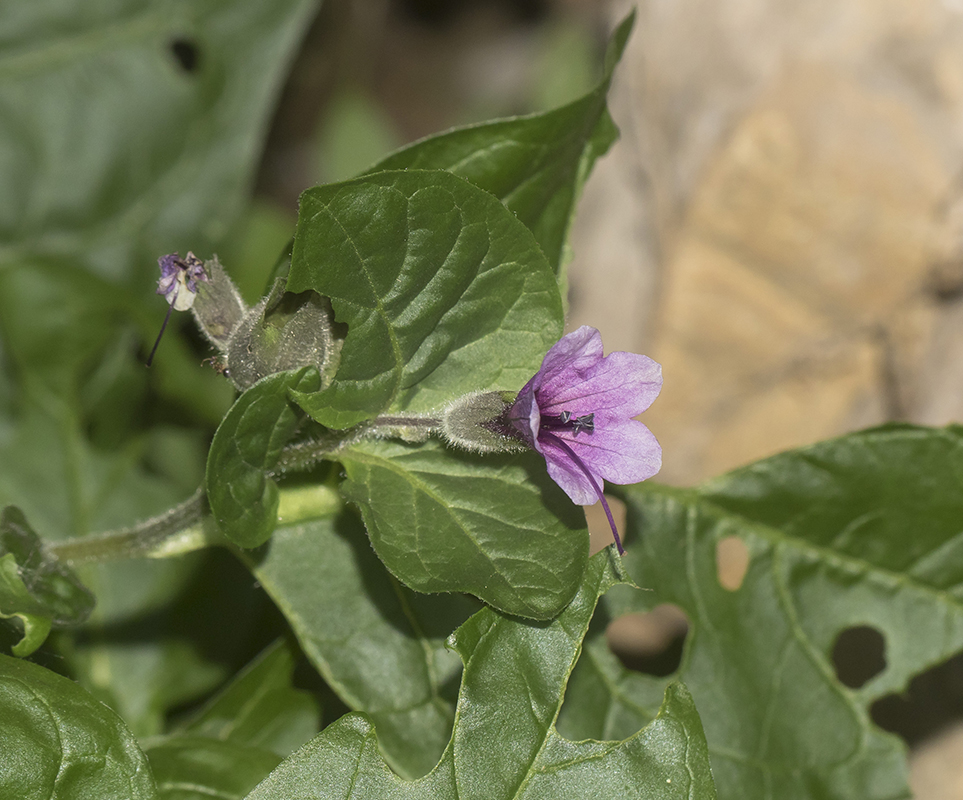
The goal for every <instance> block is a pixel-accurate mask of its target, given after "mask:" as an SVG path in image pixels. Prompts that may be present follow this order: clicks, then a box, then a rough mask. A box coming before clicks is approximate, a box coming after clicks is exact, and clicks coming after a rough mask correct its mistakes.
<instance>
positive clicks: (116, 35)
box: [0, 0, 317, 278]
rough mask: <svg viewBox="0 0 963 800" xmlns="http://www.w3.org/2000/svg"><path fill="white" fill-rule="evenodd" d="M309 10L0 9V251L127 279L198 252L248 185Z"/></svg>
mask: <svg viewBox="0 0 963 800" xmlns="http://www.w3.org/2000/svg"><path fill="white" fill-rule="evenodd" d="M316 6H317V3H316V2H315V1H314V0H281V1H280V2H272V3H263V2H260V0H241V1H240V2H238V1H237V0H171V1H170V2H162V3H161V2H147V1H146V0H116V2H112V3H110V4H102V5H93V6H91V5H90V4H86V3H82V4H78V3H74V2H71V0H45V2H38V3H27V4H21V3H4V4H3V5H2V8H0V31H2V32H3V34H2V36H3V56H2V57H0V109H2V111H0V119H2V123H0V187H2V188H0V241H3V242H5V243H7V244H11V245H15V246H13V247H8V248H6V249H4V250H3V251H2V253H0V262H2V261H6V260H11V259H16V258H18V257H19V255H20V254H22V253H24V252H33V253H39V252H43V253H48V254H68V255H74V254H76V255H78V256H80V257H82V258H83V260H84V262H85V263H86V265H87V267H88V268H89V269H90V270H92V271H93V272H97V273H100V274H102V275H111V276H118V277H119V276H123V275H130V274H131V273H133V274H135V275H137V276H138V277H140V278H143V276H144V269H145V268H149V265H150V264H152V262H153V260H154V259H156V258H157V256H158V255H160V254H161V253H164V252H169V251H171V250H174V249H178V248H181V249H185V248H188V247H194V248H199V249H200V251H202V252H203V251H204V250H206V249H208V248H209V247H210V245H211V243H213V242H214V241H216V240H217V239H218V238H219V237H221V236H223V234H224V232H225V231H226V229H227V227H228V226H229V225H230V224H231V222H232V221H233V220H234V218H235V217H236V215H237V213H238V211H239V210H240V208H241V204H242V202H243V201H244V195H245V194H246V192H247V189H248V188H249V185H250V181H251V178H252V175H253V169H254V167H255V166H256V162H257V157H258V155H259V150H260V144H261V141H262V139H263V137H264V133H265V131H266V125H267V122H268V119H269V114H270V112H271V109H272V105H273V102H274V99H275V96H276V91H277V89H278V87H279V85H280V82H281V80H282V79H283V77H284V75H285V67H286V66H287V63H288V61H289V59H290V57H291V54H292V52H293V48H294V46H295V45H296V44H297V41H298V39H299V36H300V34H301V32H302V31H303V29H304V27H305V25H306V24H307V23H308V22H309V20H310V16H311V14H312V13H313V11H314V9H315V8H316Z"/></svg>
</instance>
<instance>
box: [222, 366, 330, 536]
mask: <svg viewBox="0 0 963 800" xmlns="http://www.w3.org/2000/svg"><path fill="white" fill-rule="evenodd" d="M320 383H321V376H320V375H319V374H318V371H317V369H315V368H313V367H304V368H302V369H300V370H297V371H291V372H277V373H275V374H273V375H268V376H267V377H266V378H262V379H261V380H260V381H258V382H257V383H256V384H254V385H253V386H252V387H251V388H250V389H248V390H247V391H246V392H244V394H242V395H241V396H240V397H239V398H238V399H237V400H236V401H235V403H234V405H233V406H231V409H230V411H228V412H227V415H226V416H225V417H224V420H223V421H222V422H221V424H220V426H218V429H217V433H215V434H214V441H213V442H211V449H210V452H209V453H208V456H207V474H206V481H205V483H206V488H207V501H208V503H209V504H210V507H211V515H212V516H213V518H214V522H215V523H216V524H217V527H218V528H219V529H220V531H221V532H222V533H223V534H224V535H225V536H227V537H228V538H229V539H231V541H233V542H234V543H235V544H238V545H240V546H241V547H257V546H258V545H259V544H263V543H264V542H265V541H267V539H268V538H269V537H270V536H271V532H272V531H273V530H274V526H275V525H276V524H277V516H278V501H279V495H278V486H277V483H276V482H275V481H274V479H273V478H272V477H271V476H270V474H269V473H270V471H271V470H272V469H273V468H274V465H275V464H276V463H277V461H278V458H279V457H280V455H281V450H282V448H283V447H284V445H286V444H287V443H288V441H289V440H290V439H291V437H292V436H293V435H294V434H295V433H296V432H297V429H298V427H300V425H301V423H302V422H303V421H304V414H303V413H302V412H301V410H300V409H299V408H298V407H297V406H296V405H294V403H293V402H292V401H291V400H290V398H289V394H290V393H291V392H294V391H296V390H300V391H302V392H311V391H314V390H316V389H317V388H318V386H319V385H320Z"/></svg>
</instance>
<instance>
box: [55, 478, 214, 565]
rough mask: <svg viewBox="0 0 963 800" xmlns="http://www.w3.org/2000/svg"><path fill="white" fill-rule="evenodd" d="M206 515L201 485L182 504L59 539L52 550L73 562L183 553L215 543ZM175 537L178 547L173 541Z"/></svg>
mask: <svg viewBox="0 0 963 800" xmlns="http://www.w3.org/2000/svg"><path fill="white" fill-rule="evenodd" d="M206 516H207V496H206V495H205V493H204V489H203V488H200V489H198V490H197V491H196V492H194V494H193V495H191V496H190V497H189V498H188V499H187V500H185V501H184V502H183V503H181V504H180V505H177V506H174V508H172V509H170V510H169V511H165V512H164V513H163V514H160V515H159V516H156V517H152V518H151V519H148V520H145V521H144V522H139V523H138V524H137V525H134V526H133V527H131V528H124V529H122V530H118V531H107V532H106V533H98V534H94V535H92V536H82V537H80V538H77V539H70V540H68V541H66V542H58V543H57V544H52V545H49V550H50V552H51V554H52V555H55V556H56V557H57V558H59V559H61V560H63V561H68V562H70V563H73V564H78V563H85V562H90V561H114V560H117V559H127V558H163V557H166V556H171V555H180V554H181V553H186V552H190V551H191V550H197V549H199V548H201V547H207V546H210V545H211V544H214V543H216V542H214V541H211V540H212V539H216V538H217V534H216V532H215V531H214V530H213V526H211V525H208V524H205V517H206ZM175 537H176V539H177V542H178V545H177V546H174V542H173V541H172V540H174V539H175ZM221 541H223V540H221Z"/></svg>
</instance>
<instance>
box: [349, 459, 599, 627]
mask: <svg viewBox="0 0 963 800" xmlns="http://www.w3.org/2000/svg"><path fill="white" fill-rule="evenodd" d="M341 460H342V463H343V464H344V469H345V472H346V474H347V476H348V480H347V481H345V483H344V484H343V486H342V492H343V494H344V496H345V497H346V498H347V499H349V500H351V501H353V502H355V503H357V504H358V505H359V506H360V508H361V514H362V516H363V518H364V521H365V525H366V526H367V528H368V535H369V536H370V537H371V543H372V545H373V546H374V548H375V550H376V551H377V553H378V555H379V556H380V557H381V559H382V561H384V563H385V565H386V566H387V567H388V569H389V570H391V572H392V573H394V575H395V576H397V577H398V579H399V580H401V581H402V582H403V583H405V584H406V585H407V586H410V587H411V588H412V589H415V590H417V591H419V592H468V593H469V594H473V595H475V596H476V597H478V598H480V599H482V600H484V601H485V602H486V603H490V604H491V605H493V606H495V607H496V608H498V609H501V610H502V611H505V612H506V613H509V614H518V615H519V616H523V617H530V618H533V619H548V618H550V617H553V616H555V615H556V614H558V612H559V611H561V610H562V609H563V608H564V607H565V606H566V605H567V604H568V603H569V602H570V601H571V599H572V597H573V596H574V595H575V592H576V591H577V590H578V586H579V583H580V582H581V580H582V575H583V573H584V570H585V564H586V562H587V560H588V549H589V539H588V529H587V528H586V525H585V515H584V513H583V511H582V508H581V507H580V506H576V505H574V504H573V503H572V502H571V500H569V499H568V497H567V496H566V495H565V494H564V493H563V492H562V490H561V489H560V488H559V487H558V486H557V485H556V484H555V483H554V481H552V480H551V478H549V477H548V473H547V472H546V471H545V462H544V459H542V458H541V456H539V455H538V454H536V453H534V452H532V451H528V452H524V453H516V454H510V455H506V454H499V455H485V456H478V455H473V454H468V453H459V452H456V451H452V450H448V449H446V448H445V447H444V446H443V445H441V444H439V443H438V442H435V441H430V442H426V443H425V444H423V445H420V446H417V447H416V446H410V445H404V444H398V443H393V442H383V441H374V442H362V443H359V444H357V445H354V446H352V447H350V448H349V449H347V450H345V451H344V452H343V454H342V456H341ZM398 509H405V512H404V513H401V514H399V513H398Z"/></svg>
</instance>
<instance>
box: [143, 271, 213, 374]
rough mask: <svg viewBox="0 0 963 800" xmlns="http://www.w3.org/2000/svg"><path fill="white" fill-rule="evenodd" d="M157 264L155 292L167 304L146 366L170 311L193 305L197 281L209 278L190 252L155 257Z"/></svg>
mask: <svg viewBox="0 0 963 800" xmlns="http://www.w3.org/2000/svg"><path fill="white" fill-rule="evenodd" d="M157 266H159V267H160V271H161V276H160V278H159V279H158V281H157V294H160V295H163V296H164V299H165V300H166V301H167V302H168V304H169V305H168V308H167V315H166V316H165V317H164V323H163V324H162V325H161V329H160V333H158V334H157V341H155V342H154V346H153V348H151V351H150V355H149V356H148V357H147V366H148V367H149V366H150V365H151V362H152V361H153V360H154V353H156V352H157V345H159V344H160V340H161V336H163V335H164V331H165V330H166V329H167V323H168V322H169V321H170V318H171V311H187V310H188V309H189V308H190V307H191V306H193V305H194V298H195V297H197V283H198V281H208V280H210V279H209V278H208V276H207V273H206V272H205V271H204V262H203V261H201V260H200V259H199V258H198V257H197V256H195V255H194V254H193V253H190V252H189V253H188V254H187V255H186V256H184V258H181V257H180V255H178V254H177V253H170V254H168V255H166V256H161V257H160V258H158V259H157Z"/></svg>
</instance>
